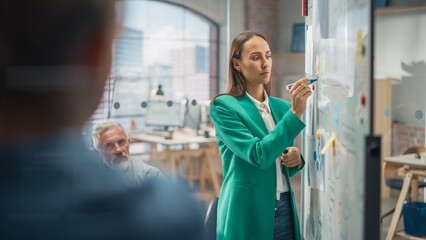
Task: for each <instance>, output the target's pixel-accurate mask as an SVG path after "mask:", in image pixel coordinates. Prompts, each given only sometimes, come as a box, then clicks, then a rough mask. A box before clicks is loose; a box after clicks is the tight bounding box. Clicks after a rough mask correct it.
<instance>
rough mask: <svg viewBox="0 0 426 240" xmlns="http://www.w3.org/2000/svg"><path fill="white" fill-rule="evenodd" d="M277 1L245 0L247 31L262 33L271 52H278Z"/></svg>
mask: <svg viewBox="0 0 426 240" xmlns="http://www.w3.org/2000/svg"><path fill="white" fill-rule="evenodd" d="M278 3H279V0H245V10H246V21H245V27H246V29H247V30H255V31H259V32H261V33H263V34H264V35H265V36H266V38H267V39H268V43H269V47H270V48H271V50H272V52H277V51H278V38H279V36H278V35H279V34H278V31H279V29H278V24H279V19H278Z"/></svg>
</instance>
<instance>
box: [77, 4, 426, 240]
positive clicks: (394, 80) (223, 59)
mask: <svg viewBox="0 0 426 240" xmlns="http://www.w3.org/2000/svg"><path fill="white" fill-rule="evenodd" d="M384 2H385V4H384V6H381V7H378V8H376V9H375V19H374V24H375V29H374V30H375V32H374V36H375V39H374V50H375V51H374V73H375V74H374V84H375V86H376V87H375V88H376V93H375V99H374V105H375V112H374V126H375V127H374V129H375V132H376V133H377V134H379V135H381V136H382V157H386V156H395V155H400V154H403V153H404V152H406V150H407V149H409V148H410V147H424V146H425V138H426V137H425V105H426V97H425V96H426V94H425V92H426V85H425V82H426V45H425V44H424V39H426V1H414V0H410V1H397V0H393V1H392V0H388V1H384ZM116 10H117V13H118V25H120V28H121V29H120V32H119V34H118V35H117V36H116V39H115V41H114V44H113V46H112V48H113V54H114V55H113V64H112V68H111V73H110V76H109V79H108V81H107V84H106V86H105V91H104V97H103V99H102V101H101V103H100V105H99V107H98V109H97V110H96V112H95V113H94V114H93V116H92V117H91V119H90V120H89V121H88V122H87V124H86V127H85V131H84V132H83V134H84V135H85V139H86V140H87V144H88V146H90V145H91V142H90V141H91V140H90V131H91V129H92V127H93V125H94V124H96V123H98V122H102V121H105V120H109V119H111V120H115V121H118V122H120V123H121V124H122V125H123V126H124V127H125V129H126V130H128V131H129V132H131V131H153V130H158V131H160V130H161V131H182V130H181V129H182V128H183V127H186V128H188V129H193V130H194V132H193V133H191V134H194V135H202V136H204V135H205V134H206V132H208V134H210V135H213V134H214V130H213V129H212V128H211V123H210V121H209V116H208V104H209V101H210V99H211V98H212V97H214V96H215V95H216V94H218V93H223V92H225V91H226V88H227V80H228V77H227V76H228V48H229V45H230V41H231V40H232V38H233V37H234V36H236V35H237V34H238V33H240V32H243V31H245V30H256V31H259V32H262V33H264V34H265V35H266V37H267V38H268V42H269V44H270V48H271V50H272V53H273V54H272V56H273V67H272V74H271V83H272V92H271V95H272V96H275V97H280V98H282V99H285V100H290V96H289V93H288V91H285V89H284V86H285V85H287V84H288V83H291V82H294V81H295V80H297V79H299V78H301V77H303V76H304V70H305V68H304V64H305V55H304V36H301V35H300V34H301V33H302V34H303V27H302V31H301V32H300V26H301V25H302V26H303V24H304V21H305V20H304V17H303V16H302V1H301V0H228V1H227V0H215V1H212V0H176V1H156V0H127V1H126V2H119V3H118V4H117V9H116ZM159 90H160V94H159ZM167 102H169V105H174V106H175V107H176V113H175V115H171V116H175V117H174V118H173V119H166V120H164V119H163V120H164V121H163V120H161V114H160V115H159V116H155V117H154V118H153V119H151V120H148V117H149V116H148V115H149V114H153V115H155V114H156V112H155V111H153V110H152V106H154V105H155V103H160V104H161V103H164V104H166V105H167ZM150 107H151V108H150ZM157 107H158V108H161V106H157ZM157 114H158V113H157ZM151 117H152V116H151ZM176 119H178V120H176ZM156 123H158V124H156ZM188 131H189V130H188ZM300 142H301V141H300V138H298V139H297V141H296V146H298V147H299V148H301V147H302V146H301V143H300ZM200 146H201V147H202V144H199V143H194V144H189V146H182V145H179V144H178V145H172V146H170V148H172V149H174V150H181V149H185V147H188V148H189V149H197V148H200ZM156 148H157V149H155V150H156V151H158V152H162V151H164V150H165V149H166V147H164V146H161V144H159V145H158V146H156ZM150 151H153V148H152V146H151V145H150V144H148V143H143V142H142V143H132V144H131V152H132V154H133V155H135V156H137V157H139V158H140V159H141V160H143V161H148V162H151V163H152V164H154V165H155V164H156V162H153V161H152V159H150V157H152V154H150ZM210 153H211V155H212V156H211V157H212V158H213V159H214V161H213V162H214V164H215V167H214V168H215V172H216V174H217V175H218V178H219V179H220V177H221V168H220V161H221V160H220V156H219V155H218V154H217V153H215V152H210ZM156 156H157V157H159V158H164V156H162V155H156ZM200 158H202V156H201V155H199V156H197V155H194V156H191V160H190V161H189V162H184V161H182V164H179V165H178V166H177V168H178V169H177V172H178V175H182V177H183V178H185V177H186V176H187V175H186V173H185V171H186V170H187V169H188V166H187V165H185V164H194V165H195V166H196V167H197V168H202V167H203V166H205V165H203V164H199V163H197V161H199V160H197V159H200ZM159 167H160V168H161V166H159ZM162 170H163V171H165V172H167V171H168V169H162ZM193 170H194V172H195V173H194V174H196V173H197V171H200V170H196V169H193ZM198 173H200V172H198ZM378 174H379V173H378ZM382 175H383V177H382V185H381V191H382V193H381V196H382V204H381V208H382V213H385V212H387V211H388V210H390V209H392V208H394V206H395V204H396V201H397V197H398V194H399V190H393V189H391V188H389V187H388V186H387V185H386V184H385V179H387V178H392V177H395V176H396V172H395V169H393V170H386V169H384V168H383V172H382ZM188 181H191V186H192V187H193V189H194V192H198V191H200V189H199V183H198V182H197V180H196V178H194V179H189V180H188ZM420 181H424V180H422V179H420ZM292 183H293V185H294V189H295V192H296V194H295V195H296V202H298V203H299V202H300V192H301V191H300V176H297V177H295V178H294V180H293V182H292ZM203 191H205V192H213V193H212V194H206V195H197V196H202V197H199V199H200V201H201V202H202V203H203V205H204V206H205V207H206V209H205V210H207V206H208V203H209V202H210V200H211V199H213V198H214V197H216V195H215V193H214V191H213V186H212V184H210V183H209V181H207V186H206V187H205V188H204V190H203ZM424 200H425V197H424V190H423V189H422V188H420V189H419V201H424ZM299 209H300V206H299ZM390 220H391V217H387V218H384V221H383V223H382V225H381V232H382V238H383V239H384V236H385V235H386V234H385V233H386V232H387V230H388V228H389V224H390ZM399 224H400V225H401V224H402V223H401V221H400V223H399Z"/></svg>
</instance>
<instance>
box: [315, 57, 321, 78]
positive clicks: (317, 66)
mask: <svg viewBox="0 0 426 240" xmlns="http://www.w3.org/2000/svg"><path fill="white" fill-rule="evenodd" d="M315 70H316V71H315V73H316V75H319V70H320V59H319V54H317V59H316V63H315Z"/></svg>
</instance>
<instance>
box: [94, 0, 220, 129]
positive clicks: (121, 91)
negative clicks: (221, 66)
mask: <svg viewBox="0 0 426 240" xmlns="http://www.w3.org/2000/svg"><path fill="white" fill-rule="evenodd" d="M117 12H118V21H119V22H120V25H121V26H122V29H121V32H120V34H119V35H118V36H117V38H116V39H115V41H114V45H113V63H112V69H111V74H110V77H109V79H108V81H107V84H106V86H105V94H104V97H103V99H102V102H101V104H100V105H99V107H98V109H97V111H96V112H95V114H94V115H93V116H92V119H91V121H89V122H88V126H87V128H89V127H91V126H92V124H93V122H97V121H103V120H105V119H110V118H113V119H115V120H117V121H119V122H121V123H122V124H123V125H124V126H125V127H126V128H127V127H129V124H130V121H131V119H133V120H134V121H135V122H136V125H137V127H138V128H144V114H145V108H144V107H143V106H144V105H145V103H146V102H147V101H149V100H150V99H151V98H153V97H154V95H155V93H156V92H157V89H158V86H159V85H161V86H162V90H163V92H164V98H165V99H167V100H172V101H181V100H182V99H184V98H187V99H188V100H189V101H192V100H193V99H196V100H197V101H203V100H208V99H210V98H211V97H212V96H213V95H214V94H215V93H216V85H217V74H218V69H217V57H218V56H217V47H218V26H217V25H216V24H215V23H213V22H212V21H211V20H209V19H207V18H206V17H204V16H202V15H200V14H197V13H195V12H194V11H192V10H190V9H188V8H186V7H183V6H180V5H176V4H172V3H168V2H164V1H152V0H151V1H144V0H128V1H126V2H121V3H119V4H118V5H117Z"/></svg>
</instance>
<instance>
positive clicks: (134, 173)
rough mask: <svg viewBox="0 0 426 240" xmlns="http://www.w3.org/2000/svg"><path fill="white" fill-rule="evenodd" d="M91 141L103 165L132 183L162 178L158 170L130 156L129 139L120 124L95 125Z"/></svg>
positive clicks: (108, 122) (104, 123)
mask: <svg viewBox="0 0 426 240" xmlns="http://www.w3.org/2000/svg"><path fill="white" fill-rule="evenodd" d="M92 141H93V147H94V148H95V149H96V151H97V152H98V154H99V155H100V156H101V157H102V159H103V163H104V164H105V165H107V166H108V167H109V168H111V169H112V170H115V171H121V172H123V173H124V174H125V175H126V176H128V177H129V179H130V180H131V181H132V182H134V183H143V182H144V181H146V180H149V179H153V178H158V177H161V176H162V174H161V172H160V170H159V169H158V168H155V167H152V166H150V165H148V164H146V163H144V162H143V161H142V160H139V159H135V158H132V157H131V156H130V153H129V145H130V139H129V137H128V136H127V133H126V131H125V130H124V128H123V126H122V125H121V124H119V123H117V122H113V121H107V122H103V123H99V124H97V125H96V126H95V127H94V128H93V131H92Z"/></svg>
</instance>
